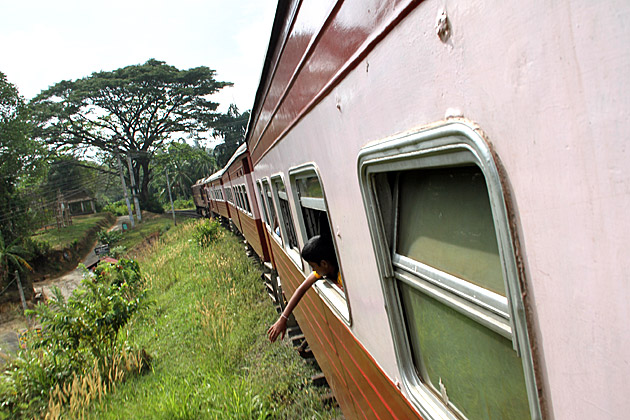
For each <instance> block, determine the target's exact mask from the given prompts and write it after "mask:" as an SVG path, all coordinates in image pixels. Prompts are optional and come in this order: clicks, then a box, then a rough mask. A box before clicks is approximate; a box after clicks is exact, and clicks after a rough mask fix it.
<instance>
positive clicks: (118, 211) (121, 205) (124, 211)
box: [103, 200, 133, 216]
mask: <svg viewBox="0 0 630 420" xmlns="http://www.w3.org/2000/svg"><path fill="white" fill-rule="evenodd" d="M132 210H133V208H132ZM103 211H108V212H110V213H112V214H114V215H116V216H127V215H128V214H129V209H128V208H127V203H126V202H125V200H120V201H116V202H114V203H109V204H108V205H106V206H105V207H103Z"/></svg>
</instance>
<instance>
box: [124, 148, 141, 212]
mask: <svg viewBox="0 0 630 420" xmlns="http://www.w3.org/2000/svg"><path fill="white" fill-rule="evenodd" d="M127 165H129V179H130V180H131V194H133V202H134V204H135V205H136V215H137V216H138V223H140V222H142V213H141V211H140V202H138V187H137V185H136V177H135V176H134V175H133V165H132V164H131V156H130V155H129V154H127Z"/></svg>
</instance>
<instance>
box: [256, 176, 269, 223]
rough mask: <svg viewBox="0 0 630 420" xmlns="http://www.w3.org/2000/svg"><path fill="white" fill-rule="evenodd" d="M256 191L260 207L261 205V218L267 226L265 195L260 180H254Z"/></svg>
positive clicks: (267, 214) (267, 215)
mask: <svg viewBox="0 0 630 420" xmlns="http://www.w3.org/2000/svg"><path fill="white" fill-rule="evenodd" d="M256 191H258V198H259V199H260V207H262V212H261V213H262V219H263V222H265V224H266V225H267V226H269V213H268V212H267V203H265V197H264V195H263V187H262V183H261V181H260V180H258V181H257V182H256Z"/></svg>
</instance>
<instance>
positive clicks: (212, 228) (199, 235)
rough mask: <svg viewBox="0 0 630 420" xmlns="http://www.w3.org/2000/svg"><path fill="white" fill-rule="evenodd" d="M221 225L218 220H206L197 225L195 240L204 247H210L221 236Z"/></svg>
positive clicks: (194, 234) (194, 233)
mask: <svg viewBox="0 0 630 420" xmlns="http://www.w3.org/2000/svg"><path fill="white" fill-rule="evenodd" d="M221 232H222V231H221V224H220V223H219V222H217V221H216V220H208V219H204V220H203V221H201V222H199V223H197V224H196V225H195V230H194V232H193V238H194V239H195V241H196V242H197V244H198V245H199V246H200V247H202V248H205V247H208V246H209V245H210V244H211V243H213V242H214V241H215V240H216V239H217V238H219V236H220V235H221Z"/></svg>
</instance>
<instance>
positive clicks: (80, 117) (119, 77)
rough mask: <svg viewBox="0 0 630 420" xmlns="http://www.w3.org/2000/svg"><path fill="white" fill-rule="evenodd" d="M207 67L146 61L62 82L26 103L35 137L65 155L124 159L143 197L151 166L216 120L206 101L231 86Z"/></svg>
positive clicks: (211, 105) (212, 106)
mask: <svg viewBox="0 0 630 420" xmlns="http://www.w3.org/2000/svg"><path fill="white" fill-rule="evenodd" d="M214 75H215V71H214V70H211V69H209V68H208V67H205V66H202V67H196V68H192V69H189V70H178V69H177V68H175V67H173V66H169V65H166V64H165V63H164V62H162V61H158V60H155V59H151V60H149V61H147V62H146V63H145V64H142V65H133V66H128V67H124V68H121V69H118V70H114V71H109V72H104V71H102V72H96V73H93V74H92V75H91V76H89V77H85V78H83V79H79V80H75V81H62V82H59V83H57V84H56V85H54V86H52V87H51V88H49V89H48V90H46V91H44V92H42V93H41V94H39V95H38V96H37V97H36V98H34V99H33V101H32V102H31V106H32V107H33V110H34V112H35V115H36V120H37V123H38V124H37V126H38V131H37V134H38V136H40V137H41V138H42V139H43V140H44V141H45V142H46V143H48V144H49V145H54V146H57V147H62V148H64V149H65V150H74V151H76V150H83V151H85V150H89V149H93V148H96V149H99V150H101V151H105V152H109V153H110V154H116V153H121V154H123V155H130V156H131V158H132V160H133V172H134V176H135V179H136V181H137V182H138V185H139V186H140V199H141V201H142V202H147V201H148V199H149V182H150V181H151V178H152V173H151V166H150V162H151V159H152V158H153V156H154V154H155V153H156V151H158V150H160V149H162V148H163V147H164V146H165V144H167V143H168V142H169V141H170V140H171V139H172V138H173V137H174V136H175V135H176V134H177V133H183V132H185V133H196V132H200V131H208V130H210V129H211V128H212V126H213V124H214V122H215V121H216V120H217V118H218V117H219V115H220V114H219V113H217V112H216V108H217V106H218V104H217V103H215V102H212V101H210V100H209V96H210V95H212V94H213V93H216V92H218V91H219V89H221V88H223V87H224V86H229V85H231V83H228V82H219V81H216V80H215V78H214Z"/></svg>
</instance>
